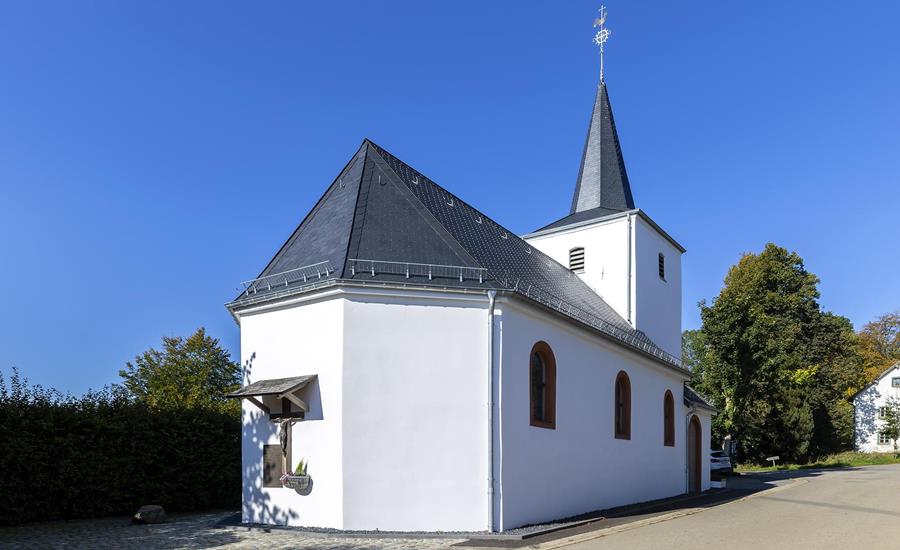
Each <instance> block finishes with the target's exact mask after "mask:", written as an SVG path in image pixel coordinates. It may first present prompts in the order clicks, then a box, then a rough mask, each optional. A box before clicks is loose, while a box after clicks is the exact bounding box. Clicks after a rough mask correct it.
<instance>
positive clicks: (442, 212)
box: [229, 140, 681, 369]
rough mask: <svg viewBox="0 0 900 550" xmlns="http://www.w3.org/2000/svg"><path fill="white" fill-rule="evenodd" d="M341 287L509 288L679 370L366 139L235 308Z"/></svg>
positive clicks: (579, 288) (507, 236) (515, 242)
mask: <svg viewBox="0 0 900 550" xmlns="http://www.w3.org/2000/svg"><path fill="white" fill-rule="evenodd" d="M410 264H423V265H422V266H418V267H417V266H416V265H412V266H411V267H412V270H413V273H412V278H410V276H409V275H408V273H409V272H408V271H407V270H408V269H409V268H410ZM426 264H427V265H428V266H431V267H428V268H427V269H429V270H433V271H434V273H432V274H431V275H432V277H429V278H428V279H427V280H426V279H425V273H424V272H423V271H422V270H424V269H426V267H425V265H426ZM307 266H319V267H315V269H314V270H313V269H302V268H306V267H307ZM433 266H457V267H456V268H450V267H448V268H447V269H445V270H441V269H439V268H434V267H433ZM292 270H294V272H293V275H289V276H284V275H283V274H285V273H289V272H291V271H292ZM416 270H418V271H416ZM314 271H315V273H314ZM323 272H324V275H323ZM298 274H302V275H303V276H302V277H301V276H300V275H298ZM417 275H418V277H416V276H417ZM282 279H283V281H282ZM337 279H340V280H343V281H378V282H396V283H404V284H407V283H410V282H414V283H415V282H423V281H424V283H425V284H430V285H440V286H442V287H466V288H470V287H474V288H480V289H492V288H493V289H503V290H511V291H514V292H516V293H517V294H519V295H522V296H525V297H526V298H529V299H531V300H533V301H536V302H538V303H540V304H542V305H544V306H547V307H550V308H552V309H554V310H556V311H557V312H559V313H562V314H563V315H566V316H567V317H570V318H572V319H574V320H576V321H579V322H581V323H584V324H588V325H590V326H592V327H594V328H596V329H598V330H600V331H601V332H603V333H605V334H606V335H607V336H610V337H612V338H613V339H615V340H618V341H619V342H622V343H623V344H626V345H628V346H630V347H633V348H637V349H638V350H640V351H643V352H645V353H649V354H650V355H652V356H653V357H655V358H657V359H660V360H662V361H663V362H665V363H666V364H668V365H670V366H674V367H676V368H679V369H680V368H681V367H680V362H679V360H678V359H677V358H675V357H672V356H671V355H669V354H668V353H666V352H665V351H663V350H662V349H661V348H659V347H658V346H656V344H654V343H653V342H652V341H651V340H650V338H648V337H647V335H645V334H644V333H643V332H641V331H639V330H635V329H634V328H632V327H631V325H630V324H629V323H628V322H627V321H625V320H624V319H623V318H622V317H621V316H619V314H618V313H616V312H615V310H613V309H612V308H611V307H610V306H609V305H608V304H607V303H606V302H605V301H603V299H602V298H601V297H600V296H599V295H598V294H597V293H596V292H594V290H592V289H591V288H590V287H589V286H588V285H587V284H585V283H584V282H583V281H582V280H581V279H580V278H579V277H578V276H577V275H575V274H573V273H572V272H571V271H570V270H568V269H567V268H566V267H564V266H563V265H561V264H559V263H558V262H556V261H555V260H553V259H552V258H550V257H549V256H547V255H545V254H544V253H542V252H541V251H539V250H537V249H536V248H534V247H532V246H531V245H529V244H528V243H526V242H525V241H524V240H522V239H521V238H519V237H518V236H516V235H515V234H514V233H513V232H511V231H509V230H508V229H506V228H504V227H503V226H501V225H499V224H498V223H496V222H495V221H493V220H492V219H490V218H489V217H487V216H485V215H484V214H482V213H481V212H480V211H478V210H476V209H475V208H473V207H471V206H469V205H468V204H467V203H465V202H464V201H462V200H460V199H459V198H458V197H456V196H455V195H453V194H452V193H450V192H448V191H447V190H445V189H444V188H443V187H441V186H440V185H438V184H436V183H435V182H433V181H432V180H430V179H429V178H427V177H425V176H424V175H423V174H422V173H420V172H418V171H416V170H415V169H413V168H412V167H410V166H409V165H407V164H406V163H404V162H402V161H400V160H399V159H397V158H396V157H395V156H393V155H391V154H390V153H388V152H387V151H385V150H384V149H382V148H381V147H379V146H378V145H376V144H374V143H372V142H371V141H369V140H364V141H363V143H362V145H361V147H360V148H359V150H358V151H357V153H356V154H355V155H354V156H353V158H352V159H351V160H350V162H349V163H348V164H347V165H346V166H345V167H344V169H343V171H342V172H341V173H340V175H339V176H338V177H337V178H336V179H335V181H334V182H333V183H332V184H331V186H330V187H329V188H328V190H327V191H326V192H325V194H324V195H323V196H322V198H321V199H319V201H318V203H317V204H316V205H315V207H314V208H313V209H312V211H310V213H309V214H308V215H307V216H306V218H305V219H304V220H303V222H302V223H301V224H300V226H299V227H298V228H297V229H296V230H295V231H294V233H293V234H292V235H291V237H290V238H289V239H288V240H287V242H285V244H284V245H283V246H282V247H281V249H280V250H279V251H278V253H277V254H276V255H275V257H274V258H273V259H272V260H271V261H270V262H269V264H268V265H267V266H266V268H265V269H264V270H263V272H262V273H261V274H260V277H259V278H257V279H256V280H254V281H252V282H250V283H249V285H248V288H247V290H245V291H244V292H242V293H241V295H240V296H238V297H237V299H236V300H235V301H234V302H233V303H232V304H229V306H230V307H240V306H241V305H242V303H247V302H249V301H250V300H251V299H252V300H253V301H254V302H256V301H259V300H260V299H266V297H267V296H271V297H275V296H276V295H278V294H280V293H282V292H284V291H285V290H289V289H291V288H297V287H303V286H304V285H307V284H308V283H309V282H310V281H316V282H320V281H322V280H337Z"/></svg>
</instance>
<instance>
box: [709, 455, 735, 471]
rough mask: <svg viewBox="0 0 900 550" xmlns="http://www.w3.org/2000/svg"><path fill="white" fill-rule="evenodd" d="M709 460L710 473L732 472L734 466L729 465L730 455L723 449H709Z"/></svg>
mask: <svg viewBox="0 0 900 550" xmlns="http://www.w3.org/2000/svg"><path fill="white" fill-rule="evenodd" d="M709 461H710V466H709V469H710V472H711V473H713V472H717V473H720V474H730V473H733V472H734V468H733V467H732V466H731V457H730V456H728V455H727V454H725V451H710V452H709Z"/></svg>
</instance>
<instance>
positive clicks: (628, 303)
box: [625, 213, 634, 326]
mask: <svg viewBox="0 0 900 550" xmlns="http://www.w3.org/2000/svg"><path fill="white" fill-rule="evenodd" d="M625 217H626V219H627V220H628V261H627V264H628V279H627V280H626V284H627V285H628V288H627V289H626V291H625V296H626V300H627V301H626V305H625V311H626V313H627V314H628V319H627V321H628V323H629V324H630V325H631V326H634V323H633V322H632V315H631V241H632V240H633V234H632V223H633V222H632V221H631V220H632V218H631V213H629V214H627V215H626V216H625Z"/></svg>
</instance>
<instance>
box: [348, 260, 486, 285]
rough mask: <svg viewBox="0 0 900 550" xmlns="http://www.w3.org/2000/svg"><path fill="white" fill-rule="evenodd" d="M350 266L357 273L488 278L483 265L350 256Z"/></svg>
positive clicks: (462, 278)
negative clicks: (469, 265) (363, 258)
mask: <svg viewBox="0 0 900 550" xmlns="http://www.w3.org/2000/svg"><path fill="white" fill-rule="evenodd" d="M347 263H348V265H349V266H350V274H351V275H354V276H355V275H357V274H361V273H363V274H364V273H369V274H371V275H372V276H373V277H375V276H376V275H402V276H404V277H406V278H407V279H409V278H410V277H428V280H429V281H431V280H434V279H436V278H442V279H455V280H458V281H459V282H461V283H462V282H465V281H478V282H479V283H483V282H484V280H485V278H487V269H485V268H483V267H468V266H460V265H440V264H418V263H413V262H388V261H384V260H362V259H359V258H350V259H348V260H347Z"/></svg>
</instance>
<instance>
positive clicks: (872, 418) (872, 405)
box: [853, 363, 900, 453]
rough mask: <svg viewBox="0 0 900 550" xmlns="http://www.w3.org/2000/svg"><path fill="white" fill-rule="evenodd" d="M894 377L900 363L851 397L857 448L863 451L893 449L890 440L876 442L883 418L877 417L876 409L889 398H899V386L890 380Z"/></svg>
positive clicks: (899, 375) (877, 451) (896, 375)
mask: <svg viewBox="0 0 900 550" xmlns="http://www.w3.org/2000/svg"><path fill="white" fill-rule="evenodd" d="M896 377H900V363H898V364H897V365H895V366H894V367H893V368H892V369H890V370H889V371H888V372H886V373H885V374H884V375H883V376H882V377H881V378H879V379H878V381H876V382H875V383H874V384H872V385H871V386H869V387H867V388H865V389H864V390H862V391H861V392H859V394H857V395H856V397H854V398H853V407H854V420H855V440H856V441H855V443H856V448H857V450H859V451H861V452H865V453H889V452H892V451H893V450H894V444H893V443H892V442H889V443H885V444H881V443H879V442H878V432H879V431H880V430H881V428H882V425H883V420H881V419H879V418H878V409H879V408H881V407H883V406H884V405H885V403H886V401H887V400H888V399H889V398H891V397H894V398H900V388H895V387H893V386H892V382H891V381H892V379H893V378H896Z"/></svg>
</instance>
